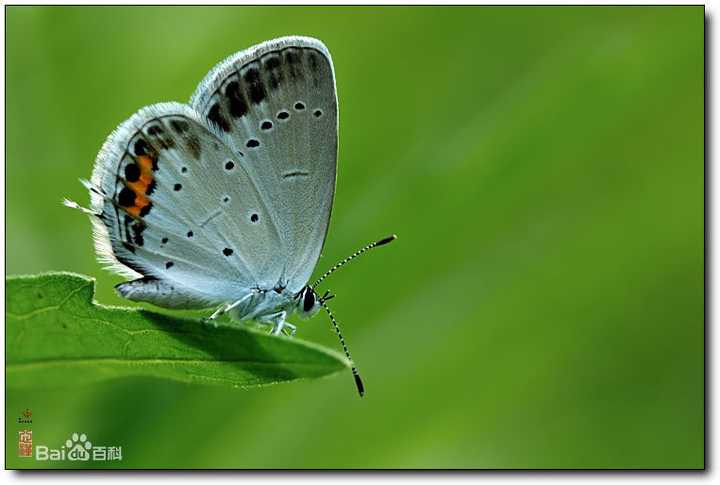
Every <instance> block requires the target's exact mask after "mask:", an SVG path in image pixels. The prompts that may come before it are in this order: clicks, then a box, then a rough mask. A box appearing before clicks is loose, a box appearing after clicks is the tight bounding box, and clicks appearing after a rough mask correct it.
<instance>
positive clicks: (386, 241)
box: [375, 234, 397, 246]
mask: <svg viewBox="0 0 720 485" xmlns="http://www.w3.org/2000/svg"><path fill="white" fill-rule="evenodd" d="M395 239H397V236H396V235H395V234H392V235H390V236H388V237H386V238H385V239H380V240H379V241H378V242H377V244H375V245H376V246H382V245H383V244H387V243H389V242H392V241H394V240H395Z"/></svg>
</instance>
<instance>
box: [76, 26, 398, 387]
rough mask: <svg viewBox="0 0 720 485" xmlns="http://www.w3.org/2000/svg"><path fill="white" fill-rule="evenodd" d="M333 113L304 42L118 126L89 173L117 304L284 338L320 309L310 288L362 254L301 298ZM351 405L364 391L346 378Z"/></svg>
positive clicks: (322, 222)
mask: <svg viewBox="0 0 720 485" xmlns="http://www.w3.org/2000/svg"><path fill="white" fill-rule="evenodd" d="M337 130H338V109H337V94H336V89H335V75H334V70H333V64H332V59H331V57H330V53H329V52H328V49H327V48H326V47H325V45H324V44H323V43H322V42H320V41H319V40H317V39H312V38H308V37H283V38H279V39H274V40H271V41H268V42H264V43H262V44H259V45H256V46H254V47H252V48H250V49H247V50H244V51H241V52H238V53H237V54H234V55H232V56H230V57H229V58H227V59H226V60H224V61H223V62H221V63H220V64H218V65H217V66H215V67H214V68H213V69H212V70H211V71H210V73H208V75H207V76H206V77H205V79H204V80H203V81H202V82H201V83H200V85H199V86H198V88H197V90H196V91H195V93H194V94H193V96H192V98H191V99H190V105H189V106H188V105H184V104H179V103H162V104H156V105H152V106H148V107H145V108H143V109H141V110H140V111H139V112H137V113H136V114H135V115H134V116H132V117H131V118H130V119H129V120H127V121H126V122H124V123H123V124H121V125H120V126H119V127H118V128H117V129H116V130H115V131H114V132H113V133H112V134H111V135H110V137H109V138H108V140H107V141H106V142H105V144H104V145H103V147H102V149H101V150H100V153H99V155H98V157H97V160H96V162H95V169H94V171H93V175H92V179H91V181H83V183H84V184H85V185H86V187H87V188H88V189H89V190H90V195H91V209H84V208H82V207H80V206H79V205H78V204H76V203H75V202H72V201H68V200H66V201H65V204H66V205H68V206H70V207H73V208H78V209H81V210H83V211H84V212H86V213H88V214H90V215H91V219H92V222H93V229H94V239H95V247H96V251H97V253H98V256H99V258H100V259H101V260H102V261H103V262H104V263H107V264H108V266H109V268H110V269H112V270H113V271H116V272H118V273H120V274H123V275H126V276H128V277H132V278H136V279H134V280H133V281H129V282H126V283H121V284H119V285H118V286H117V287H116V289H117V291H118V293H119V294H120V295H122V296H123V297H125V298H128V299H130V300H135V301H144V302H150V303H153V304H155V305H158V306H161V307H165V308H187V309H190V308H208V307H210V306H214V305H221V306H220V307H219V308H218V309H217V311H215V313H213V315H212V316H211V317H210V319H215V318H217V317H218V316H220V315H222V314H224V313H227V312H229V314H230V315H231V316H232V317H233V318H235V319H239V320H255V321H258V322H261V323H265V324H269V325H271V326H272V332H273V333H274V334H280V333H281V332H286V333H290V334H291V335H294V334H295V326H294V325H292V324H291V323H289V322H288V321H287V317H288V316H289V315H291V314H293V313H297V314H298V315H299V316H301V317H304V318H307V317H310V316H312V315H314V314H315V313H316V312H317V311H318V310H319V309H320V307H323V308H324V309H325V310H326V311H327V313H328V315H329V317H330V319H331V321H332V323H333V326H334V328H335V330H336V332H337V334H338V336H339V338H340V341H341V343H342V345H343V349H344V351H345V354H346V355H347V357H348V360H350V361H351V362H352V359H351V357H350V353H349V352H348V350H347V347H346V345H345V342H344V340H343V338H342V335H341V333H340V329H339V328H338V326H337V323H336V321H335V318H334V317H333V315H332V313H331V312H330V309H329V308H328V306H327V303H326V302H327V300H329V299H330V298H332V295H330V294H329V293H327V292H326V293H325V294H324V295H323V296H322V297H320V296H319V295H318V293H316V290H315V288H316V287H317V285H318V284H319V283H320V282H321V281H323V280H324V279H325V278H326V277H327V276H328V275H329V274H330V273H332V272H333V271H334V270H336V269H337V268H339V267H340V266H342V265H343V264H345V263H347V262H348V261H350V260H352V259H353V258H354V257H356V256H358V255H360V254H362V253H363V252H365V251H367V250H368V249H371V248H373V247H376V246H380V245H382V244H385V243H388V242H390V241H392V240H394V239H395V236H390V237H387V238H384V239H382V240H380V241H378V242H375V243H372V244H369V245H367V246H365V247H364V248H362V249H360V250H359V251H357V252H356V253H354V254H353V255H351V256H350V257H348V258H346V259H344V260H343V261H341V262H339V263H338V264H336V265H335V266H333V267H332V268H331V269H330V270H329V271H327V272H326V273H325V274H324V275H323V276H322V277H320V278H319V279H318V280H317V281H316V282H315V283H314V284H313V285H308V281H309V278H310V276H311V274H312V272H313V270H314V269H315V265H316V263H317V260H318V258H319V256H320V253H321V250H322V248H323V244H324V241H325V236H326V234H327V230H328V223H329V220H330V212H331V209H332V203H333V197H334V192H335V173H336V165H337V145H338V137H337ZM352 370H353V375H354V377H355V382H356V384H357V387H358V391H359V392H360V395H363V393H364V388H363V384H362V381H361V380H360V376H359V374H358V371H357V368H356V367H355V366H354V364H353V368H352Z"/></svg>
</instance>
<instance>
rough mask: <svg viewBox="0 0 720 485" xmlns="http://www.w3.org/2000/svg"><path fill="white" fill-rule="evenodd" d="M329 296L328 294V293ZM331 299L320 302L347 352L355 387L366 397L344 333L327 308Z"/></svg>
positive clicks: (361, 395)
mask: <svg viewBox="0 0 720 485" xmlns="http://www.w3.org/2000/svg"><path fill="white" fill-rule="evenodd" d="M326 294H327V293H326ZM329 299H330V298H325V299H321V300H320V304H321V305H322V307H323V308H324V309H325V311H326V312H327V314H328V316H329V317H330V321H331V322H332V324H333V327H335V332H336V333H337V335H338V338H340V343H341V344H342V348H343V350H344V351H345V356H346V357H347V358H348V360H349V361H350V365H351V369H352V374H353V378H354V379H355V386H357V390H358V394H360V397H363V396H364V395H365V386H364V385H363V381H362V379H360V373H359V372H358V370H357V367H355V361H354V360H353V359H352V357H350V351H349V350H348V348H347V345H345V339H344V338H343V336H342V333H340V327H339V326H338V324H337V322H336V321H335V317H334V316H333V314H332V312H331V311H330V307H328V306H327V303H325V302H326V301H327V300H329Z"/></svg>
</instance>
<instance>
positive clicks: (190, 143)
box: [183, 135, 202, 172]
mask: <svg viewBox="0 0 720 485" xmlns="http://www.w3.org/2000/svg"><path fill="white" fill-rule="evenodd" d="M186 144H187V147H188V151H190V155H192V156H193V158H194V159H195V160H200V154H201V153H202V148H201V147H200V139H199V138H198V137H197V136H195V135H190V136H188V137H187V140H186ZM183 169H184V170H183V172H186V171H187V168H186V167H183Z"/></svg>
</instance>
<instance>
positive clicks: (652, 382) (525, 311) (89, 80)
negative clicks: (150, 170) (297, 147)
mask: <svg viewBox="0 0 720 485" xmlns="http://www.w3.org/2000/svg"><path fill="white" fill-rule="evenodd" d="M288 34H304V35H311V36H316V37H318V38H320V39H322V40H323V41H324V42H325V43H326V44H327V45H328V47H329V48H330V51H331V52H332V55H333V59H334V62H335V69H336V73H337V84H338V93H339V100H340V154H339V161H338V163H339V165H338V170H339V172H338V184H337V197H336V201H335V208H334V211H333V219H332V223H331V227H330V233H329V237H328V241H327V243H326V247H325V252H324V255H323V257H322V258H321V260H320V263H319V265H318V268H317V272H318V273H319V272H320V271H321V270H324V269H325V268H326V267H328V266H330V265H331V264H332V263H334V262H335V261H336V260H338V259H340V258H342V257H344V256H346V255H347V254H349V253H350V252H352V251H353V250H355V249H356V248H357V247H359V246H361V245H362V244H364V243H366V242H368V241H370V240H373V239H376V238H378V237H380V236H384V235H386V234H388V233H392V232H395V233H397V234H398V235H399V237H400V239H399V240H398V241H397V242H396V243H395V244H393V245H391V246H388V247H384V248H382V249H380V250H378V251H377V252H376V253H375V254H373V255H371V256H369V257H367V258H364V259H363V260H362V261H361V262H358V263H357V264H354V265H353V266H351V267H348V268H347V269H344V270H343V271H341V272H339V273H337V274H336V275H335V276H334V277H333V278H332V280H331V281H330V284H329V285H328V288H330V289H332V290H333V291H334V292H336V293H337V294H338V298H336V299H335V301H333V304H334V310H335V312H336V314H337V316H338V318H339V320H340V323H341V325H342V328H343V330H344V333H345V337H346V340H347V341H348V343H349V346H350V349H351V351H352V352H353V355H354V357H355V359H356V361H357V362H358V365H359V367H360V369H361V371H362V374H363V376H364V379H365V381H366V384H367V388H368V393H367V396H366V397H365V398H363V399H359V398H358V397H357V395H356V393H355V390H354V387H353V383H352V379H351V378H350V374H349V373H347V374H340V375H335V376H332V377H329V378H325V379H320V380H317V381H311V382H297V383H292V384H286V385H278V386H273V387H268V388H264V389H256V390H249V391H243V390H229V389H225V388H215V387H199V386H189V385H180V384H176V383H172V382H166V381H159V380H152V379H137V380H123V381H115V382H106V383H103V384H101V385H97V386H94V387H91V388H81V389H67V390H55V391H47V390H40V389H39V390H37V391H33V392H28V391H23V392H19V391H13V390H9V391H8V394H7V411H6V449H7V450H8V456H7V458H6V465H7V466H10V467H18V466H26V465H28V464H29V461H21V460H20V459H19V458H17V457H16V450H17V430H18V429H19V427H20V425H18V424H17V417H18V415H19V414H20V412H21V411H22V410H23V409H25V408H30V409H32V411H33V414H34V416H33V426H32V427H33V430H34V442H35V443H36V444H43V443H44V444H48V445H50V446H60V445H61V444H62V443H63V442H64V441H65V440H66V439H67V437H68V435H69V434H70V433H72V432H73V431H82V432H85V433H87V435H88V437H89V439H90V440H91V441H93V442H96V443H98V444H102V443H107V444H118V445H121V446H122V447H123V455H124V456H123V461H122V462H121V463H120V464H118V463H115V464H114V465H115V466H127V467H215V468H223V467H252V468H264V467H271V468H306V467H307V468H325V467H373V468H376V467H412V468H425V467H431V468H442V467H452V468H464V467H489V468H498V467H503V468H516V467H521V468H535V467H543V468H544V467H552V468H562V467H643V468H644V467H702V466H704V446H703V441H704V418H703V414H704V402H703V399H704V368H703V363H704V339H703V331H704V328H703V320H704V239H703V233H704V162H703V157H704V147H703V144H704V136H703V130H704V119H703V116H704V94H703V89H704V80H703V72H704V61H703V55H704V50H703V42H704V37H703V36H704V11H703V7H702V6H699V7H681V8H676V7H668V8H664V7H649V8H640V7H639V8H636V7H626V8H618V7H596V8H588V7H586V8H570V7H567V8H563V7H558V8H548V7H545V8H533V7H522V8H520V7H515V8H513V7H505V8H503V7H481V8H479V7H474V8H473V7H468V8H430V7H427V8H403V7H382V8H381V7H373V8H350V7H333V8H326V7H283V8H279V7H278V8H274V7H273V8H271V7H265V8H262V7H257V8H255V7H253V8H247V7H237V8H193V7H187V8H185V7H176V8H150V7H136V8H129V7H125V8H120V7H115V8H89V7H64V8H59V7H41V8H38V7H26V8H25V7H10V8H7V9H6V36H7V43H6V49H7V65H6V76H7V77H6V110H7V111H6V142H7V149H6V156H7V158H6V160H7V161H6V194H7V195H6V202H7V212H6V217H7V220H6V224H7V225H6V238H7V240H6V243H7V244H6V248H7V249H6V250H7V254H6V261H7V273H8V274H29V273H35V272H40V271H46V270H69V271H76V272H80V273H85V274H88V275H92V276H94V277H96V278H97V281H98V295H97V298H98V300H99V301H100V302H102V303H108V304H125V305H127V304H131V303H129V302H127V301H123V300H121V299H120V298H119V297H117V296H115V295H114V293H113V290H112V286H113V285H114V284H116V283H118V282H120V281H122V278H120V277H116V276H113V275H110V274H109V273H107V272H105V271H103V270H102V269H101V267H100V265H99V264H98V263H97V262H96V261H95V257H94V253H93V248H92V242H91V237H90V224H89V222H88V220H87V219H86V218H85V217H83V216H81V215H80V214H78V213H76V212H74V211H71V210H68V209H66V208H64V207H62V206H61V204H60V201H61V200H62V198H63V197H65V196H68V197H70V198H73V199H76V200H78V201H81V202H83V203H85V202H87V200H88V197H87V194H86V192H85V190H84V189H83V188H82V187H81V186H80V184H79V183H78V181H77V179H78V178H79V177H88V176H89V175H90V171H91V169H92V163H93V160H94V158H95V155H96V154H97V151H98V150H99V148H100V146H101V144H102V142H103V140H104V139H105V137H106V136H107V135H108V134H109V133H110V131H111V130H113V129H114V128H115V127H116V126H117V125H118V124H119V123H120V122H121V121H123V120H125V119H126V118H127V117H129V116H130V115H131V114H132V113H133V112H135V111H136V110H137V109H139V108H140V107H142V106H144V105H147V104H150V103H155V102H159V101H166V100H179V101H187V100H188V98H189V96H190V94H191V93H192V91H193V90H194V88H195V86H196V84H197V83H198V82H199V81H200V79H202V77H203V76H204V75H205V73H206V72H207V71H208V70H209V69H210V68H211V67H212V66H213V65H214V64H215V63H217V62H219V61H220V60H222V59H223V58H224V57H226V56H228V55H230V54H232V53H233V52H235V51H238V50H240V49H244V48H246V47H249V46H251V45H253V44H255V43H258V42H261V41H263V40H267V39H270V38H273V37H277V36H281V35H288ZM298 335H299V336H300V337H301V338H304V339H308V340H313V341H316V342H320V343H323V344H326V345H328V346H331V347H333V348H339V345H338V343H337V341H336V337H335V335H334V333H333V332H332V328H331V326H330V324H329V322H328V321H326V319H325V317H324V316H318V317H316V318H315V319H313V320H311V321H309V322H304V323H301V325H300V328H299V332H298ZM66 465H68V466H69V465H71V464H70V463H69V462H66Z"/></svg>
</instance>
